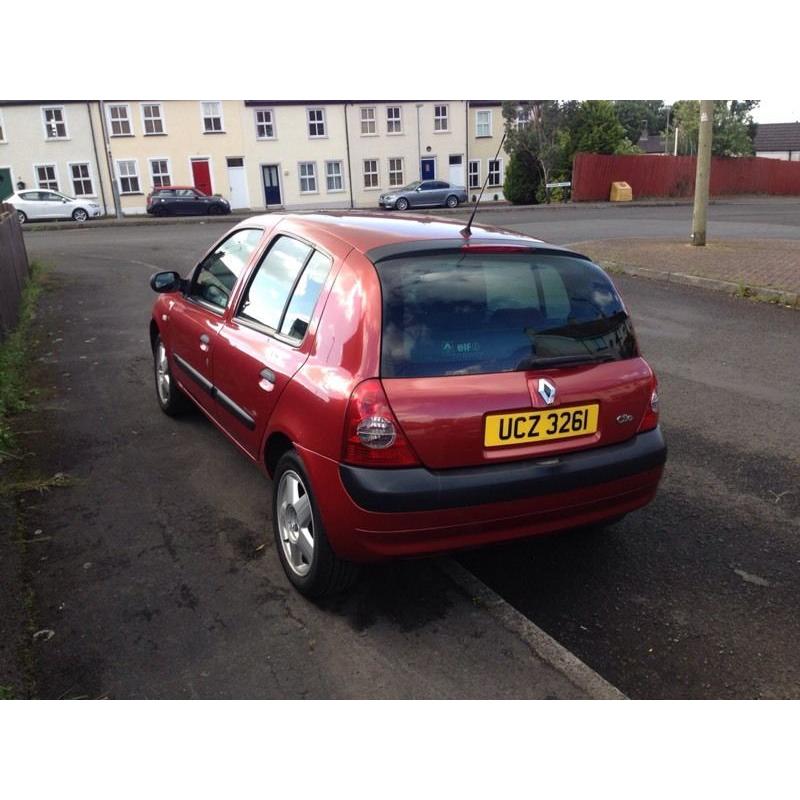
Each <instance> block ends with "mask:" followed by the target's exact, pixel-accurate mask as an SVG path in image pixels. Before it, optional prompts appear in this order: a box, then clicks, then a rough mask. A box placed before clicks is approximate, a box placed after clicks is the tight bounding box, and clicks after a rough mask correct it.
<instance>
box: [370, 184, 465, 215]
mask: <svg viewBox="0 0 800 800" xmlns="http://www.w3.org/2000/svg"><path fill="white" fill-rule="evenodd" d="M466 202H467V190H466V188H465V187H464V186H456V185H455V184H453V183H447V181H414V182H413V183H409V184H408V186H403V187H402V188H400V189H393V190H391V191H388V192H386V193H385V194H382V195H381V196H380V197H379V198H378V205H379V206H380V207H381V208H396V209H397V210H398V211H405V210H406V209H407V208H411V207H412V206H413V207H414V208H422V207H423V206H447V207H448V208H455V207H456V206H457V205H458V204H459V203H466Z"/></svg>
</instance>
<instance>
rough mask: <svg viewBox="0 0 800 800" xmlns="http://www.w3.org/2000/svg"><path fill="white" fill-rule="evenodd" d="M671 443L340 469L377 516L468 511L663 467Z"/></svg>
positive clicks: (648, 441)
mask: <svg viewBox="0 0 800 800" xmlns="http://www.w3.org/2000/svg"><path fill="white" fill-rule="evenodd" d="M666 460H667V445H666V443H665V442H664V436H663V434H662V433H661V429H660V428H655V429H653V430H652V431H647V432H646V433H640V434H637V435H636V436H634V437H633V438H631V439H628V440H627V441H625V442H622V443H620V444H612V445H607V446H606V447H597V448H593V449H591V450H581V451H579V452H577V453H568V454H566V455H562V456H553V457H548V458H542V459H539V460H534V461H514V462H510V463H506V464H491V465H488V466H480V467H467V468H463V469H448V470H429V469H426V468H425V467H411V468H408V469H376V468H370V467H352V466H348V465H346V464H342V465H340V466H339V474H340V475H341V478H342V483H343V484H344V486H345V489H347V492H348V494H349V495H350V497H352V499H353V500H354V501H355V502H356V503H357V504H358V505H359V506H361V508H363V509H365V510H367V511H376V512H379V513H392V512H397V511H434V510H436V509H444V508H465V507H468V506H479V505H485V504H487V503H500V502H505V501H508V500H521V499H523V498H526V497H537V496H541V495H546V494H553V493H555V492H567V491H570V490H572V489H580V488H583V487H585V486H593V485H596V484H601V483H608V482H609V481H614V480H618V479H620V478H627V477H630V476H631V475H636V474H637V473H639V472H646V471H647V470H650V469H654V468H656V467H659V466H661V465H662V464H664V462H665V461H666Z"/></svg>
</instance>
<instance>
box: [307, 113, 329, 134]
mask: <svg viewBox="0 0 800 800" xmlns="http://www.w3.org/2000/svg"><path fill="white" fill-rule="evenodd" d="M306 117H307V119H308V135H309V137H311V138H312V139H320V138H322V137H324V136H325V135H326V134H325V109H324V108H308V109H306Z"/></svg>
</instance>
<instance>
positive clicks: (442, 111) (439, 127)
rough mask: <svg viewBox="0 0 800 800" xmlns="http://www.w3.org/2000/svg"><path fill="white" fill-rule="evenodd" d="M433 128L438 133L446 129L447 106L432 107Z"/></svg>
mask: <svg viewBox="0 0 800 800" xmlns="http://www.w3.org/2000/svg"><path fill="white" fill-rule="evenodd" d="M433 129H434V131H437V132H439V133H441V132H442V131H446V130H448V122H447V106H434V107H433Z"/></svg>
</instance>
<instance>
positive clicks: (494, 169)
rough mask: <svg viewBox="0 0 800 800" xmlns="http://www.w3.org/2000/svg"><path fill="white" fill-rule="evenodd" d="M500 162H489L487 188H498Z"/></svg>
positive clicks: (499, 182)
mask: <svg viewBox="0 0 800 800" xmlns="http://www.w3.org/2000/svg"><path fill="white" fill-rule="evenodd" d="M501 171H502V170H501V162H500V161H493V160H491V159H490V160H489V183H488V185H489V186H499V185H500V184H501V183H502V181H501V180H500V173H501Z"/></svg>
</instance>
